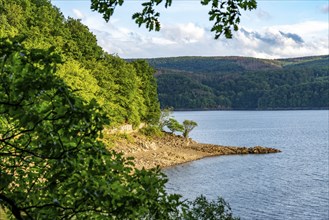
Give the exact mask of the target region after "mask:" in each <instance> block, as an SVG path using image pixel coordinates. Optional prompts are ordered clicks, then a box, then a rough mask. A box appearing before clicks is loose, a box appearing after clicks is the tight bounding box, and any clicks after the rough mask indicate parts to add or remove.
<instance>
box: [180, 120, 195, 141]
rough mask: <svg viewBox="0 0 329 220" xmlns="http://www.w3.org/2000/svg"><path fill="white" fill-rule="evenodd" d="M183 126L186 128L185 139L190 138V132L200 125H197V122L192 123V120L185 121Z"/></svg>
mask: <svg viewBox="0 0 329 220" xmlns="http://www.w3.org/2000/svg"><path fill="white" fill-rule="evenodd" d="M183 126H184V132H183V136H184V137H185V138H188V135H189V134H190V132H191V131H192V130H193V129H194V128H195V127H196V126H198V123H196V122H195V121H191V120H185V121H184V122H183Z"/></svg>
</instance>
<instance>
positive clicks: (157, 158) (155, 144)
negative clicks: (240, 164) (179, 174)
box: [114, 133, 281, 169]
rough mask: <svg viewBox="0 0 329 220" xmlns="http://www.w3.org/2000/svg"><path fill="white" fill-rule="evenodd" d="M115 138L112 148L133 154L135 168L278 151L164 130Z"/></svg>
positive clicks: (167, 165) (131, 155) (127, 154)
mask: <svg viewBox="0 0 329 220" xmlns="http://www.w3.org/2000/svg"><path fill="white" fill-rule="evenodd" d="M126 137H128V138H118V139H117V140H116V141H115V147H114V149H115V150H117V151H119V152H122V153H123V154H124V155H125V156H126V157H134V158H135V159H134V163H135V165H136V167H137V168H143V167H144V168H145V169H151V168H153V167H156V166H160V167H161V168H164V167H169V166H173V165H177V164H182V163H186V162H190V161H194V160H199V159H202V158H205V157H213V156H220V155H241V154H267V153H278V152H281V151H280V150H278V149H275V148H267V147H261V146H255V147H249V148H248V147H233V146H221V145H213V144H204V143H198V142H196V141H194V140H192V139H185V138H183V137H182V136H178V135H174V134H169V133H165V134H164V135H163V136H162V137H152V138H149V137H146V136H142V135H140V134H138V133H132V134H129V135H128V136H126Z"/></svg>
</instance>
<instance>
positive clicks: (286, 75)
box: [148, 55, 329, 110]
mask: <svg viewBox="0 0 329 220" xmlns="http://www.w3.org/2000/svg"><path fill="white" fill-rule="evenodd" d="M148 62H149V63H150V65H151V66H153V67H154V68H156V69H157V74H156V78H157V82H158V94H159V99H160V103H161V106H162V107H169V106H171V107H174V108H175V109H176V110H179V109H308V108H315V109H318V108H328V106H329V105H328V102H329V56H328V55H326V56H315V57H302V58H291V59H277V60H269V59H256V58H245V57H177V58H158V59H149V60H148Z"/></svg>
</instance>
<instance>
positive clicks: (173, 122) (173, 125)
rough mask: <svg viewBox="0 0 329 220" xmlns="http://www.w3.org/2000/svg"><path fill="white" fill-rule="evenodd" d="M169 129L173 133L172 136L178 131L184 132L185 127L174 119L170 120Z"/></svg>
mask: <svg viewBox="0 0 329 220" xmlns="http://www.w3.org/2000/svg"><path fill="white" fill-rule="evenodd" d="M167 127H168V129H169V130H170V131H171V133H172V134H173V133H174V132H176V131H178V132H183V131H184V126H183V125H182V124H180V123H179V122H178V121H177V120H176V119H174V118H169V120H168V124H167Z"/></svg>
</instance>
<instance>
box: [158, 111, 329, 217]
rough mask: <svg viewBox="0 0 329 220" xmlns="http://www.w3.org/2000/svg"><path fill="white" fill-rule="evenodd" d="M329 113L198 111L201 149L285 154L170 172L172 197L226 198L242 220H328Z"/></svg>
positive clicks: (213, 161)
mask: <svg viewBox="0 0 329 220" xmlns="http://www.w3.org/2000/svg"><path fill="white" fill-rule="evenodd" d="M328 115H329V111H326V110H323V111H194V112H191V111H189V112H175V113H174V116H175V118H176V119H177V120H178V121H180V122H182V121H183V120H185V119H189V120H194V121H196V122H197V123H198V124H199V126H198V127H197V128H195V129H194V130H193V131H192V132H191V135H190V136H191V137H192V138H193V139H194V140H196V141H198V142H202V143H213V144H221V145H231V146H247V147H252V146H256V145H261V146H265V147H274V148H278V149H281V150H282V153H278V154H268V155H244V156H240V155H237V156H220V157H213V158H206V159H202V160H199V161H194V162H190V163H186V164H183V165H179V166H175V167H172V168H168V169H165V170H164V172H165V173H166V174H167V175H168V177H169V182H168V184H167V189H168V191H169V192H171V193H180V194H182V195H183V196H184V198H188V199H194V198H195V197H197V196H198V195H200V194H203V195H205V196H206V197H207V198H208V199H216V198H217V196H222V197H223V198H224V199H225V200H226V201H227V202H229V203H230V205H231V208H232V210H233V213H234V215H235V216H239V217H241V219H326V220H327V219H329V151H328Z"/></svg>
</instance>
